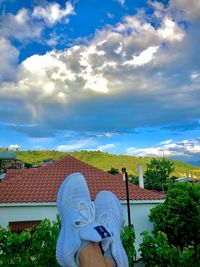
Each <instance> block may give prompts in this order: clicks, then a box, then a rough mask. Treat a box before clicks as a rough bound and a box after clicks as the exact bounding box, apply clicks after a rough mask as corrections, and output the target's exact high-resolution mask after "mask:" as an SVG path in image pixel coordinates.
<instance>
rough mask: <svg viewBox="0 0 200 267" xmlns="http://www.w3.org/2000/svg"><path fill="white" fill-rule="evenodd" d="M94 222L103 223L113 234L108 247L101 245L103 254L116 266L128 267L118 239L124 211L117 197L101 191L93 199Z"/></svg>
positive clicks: (126, 258)
mask: <svg viewBox="0 0 200 267" xmlns="http://www.w3.org/2000/svg"><path fill="white" fill-rule="evenodd" d="M94 203H95V209H96V222H98V223H100V224H102V225H104V226H105V227H106V228H107V229H108V230H109V231H110V232H111V233H112V235H113V237H112V242H111V244H110V246H109V247H106V246H104V242H103V241H102V242H101V244H102V247H103V250H104V252H105V256H106V254H107V255H110V256H111V258H112V260H113V261H114V262H115V264H116V266H117V267H128V266H129V265H128V257H127V255H126V252H125V250H124V247H123V245H122V242H121V239H120V233H121V229H122V226H123V223H124V213H123V209H122V206H121V204H120V202H119V200H118V198H117V197H116V196H115V195H114V194H113V193H112V192H109V191H101V192H99V193H98V194H97V196H96V199H95V202H94Z"/></svg>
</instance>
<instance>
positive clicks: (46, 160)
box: [41, 158, 55, 166]
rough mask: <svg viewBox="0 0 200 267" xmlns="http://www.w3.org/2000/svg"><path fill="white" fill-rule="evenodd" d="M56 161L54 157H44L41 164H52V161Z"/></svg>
mask: <svg viewBox="0 0 200 267" xmlns="http://www.w3.org/2000/svg"><path fill="white" fill-rule="evenodd" d="M54 162H55V160H54V159H51V158H49V159H44V160H43V161H42V163H41V166H45V165H48V164H51V163H54Z"/></svg>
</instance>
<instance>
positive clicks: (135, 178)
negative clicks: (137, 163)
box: [129, 175, 139, 185]
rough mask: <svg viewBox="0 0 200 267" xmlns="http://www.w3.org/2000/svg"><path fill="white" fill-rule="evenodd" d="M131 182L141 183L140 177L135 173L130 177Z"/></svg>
mask: <svg viewBox="0 0 200 267" xmlns="http://www.w3.org/2000/svg"><path fill="white" fill-rule="evenodd" d="M129 182H130V183H131V184H135V185H139V177H138V176H136V175H133V176H131V177H129Z"/></svg>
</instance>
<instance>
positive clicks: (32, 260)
mask: <svg viewBox="0 0 200 267" xmlns="http://www.w3.org/2000/svg"><path fill="white" fill-rule="evenodd" d="M59 231H60V220H59V218H57V220H56V221H55V222H53V223H51V222H50V221H49V220H48V219H46V220H44V221H42V222H41V223H40V224H39V226H38V227H37V229H36V231H35V232H33V233H32V232H31V230H30V229H27V230H25V231H23V232H22V233H21V234H17V233H12V232H11V231H10V230H9V228H6V229H4V228H2V227H0V266H7V267H8V266H20V267H23V266H33V267H36V266H37V267H40V266H51V267H57V266H59V265H58V264H57V262H56V258H55V248H56V241H57V238H58V235H59Z"/></svg>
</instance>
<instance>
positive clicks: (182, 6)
mask: <svg viewBox="0 0 200 267" xmlns="http://www.w3.org/2000/svg"><path fill="white" fill-rule="evenodd" d="M169 6H170V9H172V10H174V9H175V11H176V12H178V13H179V16H181V17H183V18H187V19H190V20H199V18H200V3H199V1H196V0H190V1H187V0H170V2H169Z"/></svg>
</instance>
